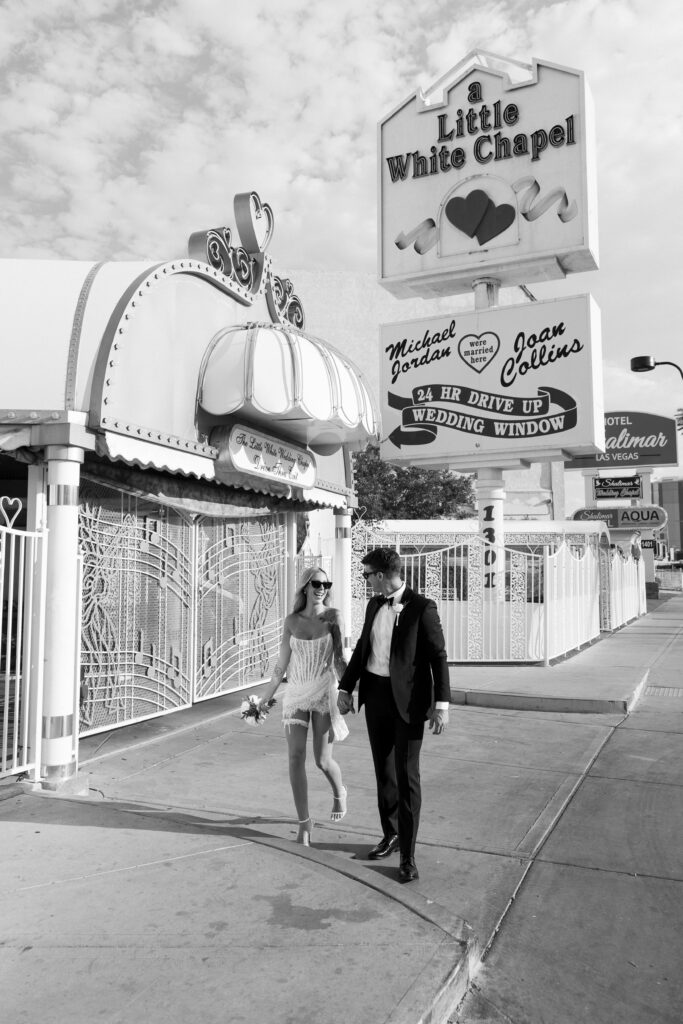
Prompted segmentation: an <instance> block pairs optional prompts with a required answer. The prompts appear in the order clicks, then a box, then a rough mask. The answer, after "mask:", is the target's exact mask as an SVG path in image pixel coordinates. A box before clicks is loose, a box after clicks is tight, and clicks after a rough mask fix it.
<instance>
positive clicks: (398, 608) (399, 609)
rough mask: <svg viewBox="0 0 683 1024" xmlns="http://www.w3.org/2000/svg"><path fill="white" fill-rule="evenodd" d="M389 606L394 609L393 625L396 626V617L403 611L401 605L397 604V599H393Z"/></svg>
mask: <svg viewBox="0 0 683 1024" xmlns="http://www.w3.org/2000/svg"><path fill="white" fill-rule="evenodd" d="M391 607H392V608H393V609H394V612H395V613H396V618H395V619H394V626H398V617H399V615H400V614H401V612H402V611H403V605H402V604H399V603H398V601H395V602H394V603H393V604H392V606H391Z"/></svg>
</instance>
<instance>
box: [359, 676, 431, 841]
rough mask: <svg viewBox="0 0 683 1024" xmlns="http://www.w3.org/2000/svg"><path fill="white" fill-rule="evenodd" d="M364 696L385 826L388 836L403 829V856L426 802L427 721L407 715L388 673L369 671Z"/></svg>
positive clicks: (399, 838)
mask: <svg viewBox="0 0 683 1024" xmlns="http://www.w3.org/2000/svg"><path fill="white" fill-rule="evenodd" d="M363 696H364V707H365V721H366V724H367V727H368V736H369V739H370V749H371V751H372V760H373V763H374V766H375V778H376V779H377V806H378V808H379V818H380V822H381V824H382V831H383V832H384V835H385V836H386V837H390V836H393V835H396V834H397V833H398V840H399V848H400V851H401V857H402V858H405V857H413V856H414V855H415V842H416V840H417V830H418V827H419V824H420V807H421V805H422V791H421V788H420V749H421V747H422V739H423V737H424V727H425V724H424V722H413V723H409V722H405V721H404V720H403V719H402V718H401V716H400V715H399V713H398V709H397V707H396V702H395V701H394V695H393V693H392V692H391V683H390V682H389V680H388V679H386V678H385V677H383V676H376V675H373V673H372V672H367V671H364V672H363Z"/></svg>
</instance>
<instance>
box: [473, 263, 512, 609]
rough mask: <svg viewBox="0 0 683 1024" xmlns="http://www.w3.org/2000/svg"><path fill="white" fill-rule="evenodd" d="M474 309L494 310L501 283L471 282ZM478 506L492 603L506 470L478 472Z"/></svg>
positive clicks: (500, 567) (499, 566) (500, 587)
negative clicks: (504, 471)
mask: <svg viewBox="0 0 683 1024" xmlns="http://www.w3.org/2000/svg"><path fill="white" fill-rule="evenodd" d="M472 290H473V291H474V308H475V310H479V309H494V308H495V307H496V306H497V304H498V295H499V292H500V281H498V280H497V279H496V278H494V277H481V278H477V280H475V281H473V282H472ZM476 477H477V505H478V508H479V535H480V536H481V537H482V538H483V539H484V540H485V541H486V543H487V545H489V546H488V547H486V548H485V549H484V570H483V576H484V592H485V595H486V597H487V598H488V599H489V600H491V601H493V600H498V601H504V600H505V522H504V514H505V482H504V480H503V470H502V469H501V468H500V467H497V466H491V467H486V468H481V469H477V472H476Z"/></svg>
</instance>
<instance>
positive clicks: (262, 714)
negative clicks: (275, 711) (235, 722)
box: [240, 693, 276, 725]
mask: <svg viewBox="0 0 683 1024" xmlns="http://www.w3.org/2000/svg"><path fill="white" fill-rule="evenodd" d="M275 703H276V701H275V698H274V697H271V699H270V700H269V701H266V703H265V704H264V703H263V702H262V700H261V698H260V697H257V696H256V694H255V693H251V694H249V696H248V697H247V699H246V700H243V701H242V706H241V713H240V718H241V719H242V720H243V721H245V722H246V723H247V725H260V724H261V722H263V721H265V719H266V718H267V717H268V712H269V711H270V709H271V708H272V706H273V704H275Z"/></svg>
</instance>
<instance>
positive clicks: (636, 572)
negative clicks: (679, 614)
mask: <svg viewBox="0 0 683 1024" xmlns="http://www.w3.org/2000/svg"><path fill="white" fill-rule="evenodd" d="M609 559H610V563H609V574H610V587H609V610H610V622H609V628H610V629H618V628H619V626H623V625H624V623H626V622H630V621H631V619H635V618H637V617H638V616H639V615H644V614H645V612H646V611H647V598H646V594H645V565H644V562H643V559H642V558H637V559H636V558H633V557H632V556H630V555H629V556H628V557H626V556H625V555H624V554H622V552H621V550H620V549H619V548H612V549H611V550H610V551H609Z"/></svg>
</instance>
